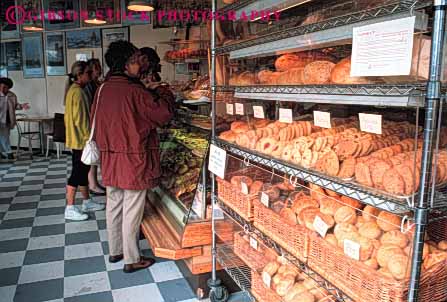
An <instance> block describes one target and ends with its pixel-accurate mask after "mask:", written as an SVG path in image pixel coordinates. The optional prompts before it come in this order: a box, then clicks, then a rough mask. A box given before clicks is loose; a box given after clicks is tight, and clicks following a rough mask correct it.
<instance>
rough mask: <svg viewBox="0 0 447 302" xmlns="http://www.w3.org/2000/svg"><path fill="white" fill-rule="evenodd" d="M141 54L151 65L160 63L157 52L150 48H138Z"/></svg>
mask: <svg viewBox="0 0 447 302" xmlns="http://www.w3.org/2000/svg"><path fill="white" fill-rule="evenodd" d="M140 51H141V54H142V55H145V56H147V58H148V60H149V62H151V63H152V62H153V63H160V57H159V56H158V54H157V52H156V51H155V50H154V49H153V48H150V47H143V48H140Z"/></svg>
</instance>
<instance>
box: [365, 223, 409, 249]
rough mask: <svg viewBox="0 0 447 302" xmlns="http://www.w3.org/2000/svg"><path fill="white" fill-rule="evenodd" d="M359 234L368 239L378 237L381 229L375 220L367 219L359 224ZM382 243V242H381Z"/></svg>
mask: <svg viewBox="0 0 447 302" xmlns="http://www.w3.org/2000/svg"><path fill="white" fill-rule="evenodd" d="M359 234H360V235H362V236H363V237H365V238H368V239H378V238H379V237H380V236H381V235H382V230H381V229H380V228H379V226H378V225H377V224H376V223H375V222H371V221H369V222H365V223H363V224H362V225H361V226H360V228H359ZM404 236H405V235H404ZM405 237H406V236H405ZM387 243H388V242H387ZM382 244H384V243H383V242H382Z"/></svg>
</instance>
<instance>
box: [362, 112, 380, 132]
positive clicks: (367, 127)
mask: <svg viewBox="0 0 447 302" xmlns="http://www.w3.org/2000/svg"><path fill="white" fill-rule="evenodd" d="M359 120H360V130H361V131H364V132H369V133H375V134H382V116H381V115H380V114H367V113H359Z"/></svg>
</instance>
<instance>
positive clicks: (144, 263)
mask: <svg viewBox="0 0 447 302" xmlns="http://www.w3.org/2000/svg"><path fill="white" fill-rule="evenodd" d="M154 263H155V259H152V258H147V257H141V260H140V262H138V263H132V264H125V265H124V268H123V272H125V273H134V272H136V271H139V270H142V269H146V268H148V267H149V266H151V265H153V264H154Z"/></svg>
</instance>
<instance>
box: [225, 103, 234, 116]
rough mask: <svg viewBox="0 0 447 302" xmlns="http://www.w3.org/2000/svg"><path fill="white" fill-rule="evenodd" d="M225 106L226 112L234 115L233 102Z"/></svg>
mask: <svg viewBox="0 0 447 302" xmlns="http://www.w3.org/2000/svg"><path fill="white" fill-rule="evenodd" d="M226 107H227V114H229V115H234V106H233V104H227V105H226Z"/></svg>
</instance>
